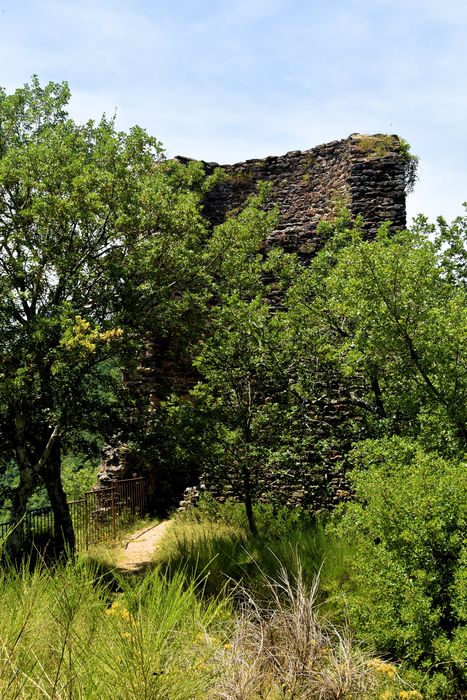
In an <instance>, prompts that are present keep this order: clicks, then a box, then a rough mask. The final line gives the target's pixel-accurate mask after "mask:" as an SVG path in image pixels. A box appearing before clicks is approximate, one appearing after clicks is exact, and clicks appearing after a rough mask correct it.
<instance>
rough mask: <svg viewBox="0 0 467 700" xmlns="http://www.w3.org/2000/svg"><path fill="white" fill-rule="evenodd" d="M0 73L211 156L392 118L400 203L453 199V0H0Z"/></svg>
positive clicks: (458, 168) (383, 123)
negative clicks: (398, 149) (402, 168)
mask: <svg viewBox="0 0 467 700" xmlns="http://www.w3.org/2000/svg"><path fill="white" fill-rule="evenodd" d="M0 37H1V41H0V66H1V72H0V85H2V86H3V87H4V88H6V89H7V91H12V90H14V89H15V88H16V87H19V86H20V85H22V84H23V83H25V82H27V81H28V80H29V78H30V76H31V75H32V74H34V73H35V74H37V75H39V78H40V79H41V81H42V82H46V81H48V80H55V81H61V80H67V81H68V83H69V85H70V88H71V91H72V94H73V99H72V104H71V112H72V114H73V116H74V117H75V118H76V119H78V120H85V119H87V118H90V117H95V118H98V117H99V116H100V114H101V113H102V112H107V113H108V114H113V113H114V111H115V110H117V123H118V126H119V127H120V128H121V129H127V128H129V127H130V126H131V125H132V124H140V125H141V126H143V127H145V128H146V129H147V130H148V131H149V132H150V133H151V134H152V135H154V136H156V137H157V138H158V139H160V140H161V141H162V142H163V144H164V146H165V148H166V149H167V152H168V155H177V154H180V155H187V156H191V157H194V158H202V159H205V160H214V161H217V162H220V163H226V162H235V161H238V160H243V159H245V158H254V157H260V156H266V155H272V154H275V155H279V154H281V153H285V152H286V151H289V150H295V149H306V148H311V147H313V146H315V145H317V144H320V143H324V142H327V141H331V140H334V139H340V138H345V137H347V136H348V135H349V134H351V133H353V132H362V133H377V132H382V133H398V134H399V135H401V136H402V137H403V138H405V139H406V140H407V141H409V143H410V144H411V146H412V151H413V152H414V153H416V154H417V155H418V156H419V157H420V168H419V182H418V184H417V186H416V189H415V192H414V194H413V195H411V197H410V198H409V201H408V213H409V217H412V216H415V215H416V214H417V213H418V212H423V213H425V214H426V215H427V216H429V217H430V218H431V219H434V218H435V217H436V216H437V215H439V214H442V215H443V216H445V217H446V218H447V219H448V220H450V219H452V218H454V217H455V216H457V215H459V214H462V213H463V208H462V202H464V201H466V200H467V165H466V156H467V3H466V2H465V0H444V2H442V1H441V0H345V1H344V0H327V1H326V0H308V2H306V1H305V0H248V1H247V0H172V2H169V0H153V1H152V2H150V1H149V0H136V1H134V2H131V0H127V1H126V2H122V1H120V0H95V1H94V2H89V1H88V0H73V1H68V0H60V1H59V0H35V1H33V0H26V1H25V0H0Z"/></svg>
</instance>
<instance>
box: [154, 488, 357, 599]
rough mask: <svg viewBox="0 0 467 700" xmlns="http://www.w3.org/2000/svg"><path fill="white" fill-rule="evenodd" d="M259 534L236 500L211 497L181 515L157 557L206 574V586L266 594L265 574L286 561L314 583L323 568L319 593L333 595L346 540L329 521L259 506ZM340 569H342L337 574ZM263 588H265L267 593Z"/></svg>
mask: <svg viewBox="0 0 467 700" xmlns="http://www.w3.org/2000/svg"><path fill="white" fill-rule="evenodd" d="M255 517H256V520H257V523H258V529H259V536H258V537H254V536H252V535H251V533H250V532H249V530H248V525H247V522H246V519H245V517H244V514H243V507H242V506H241V505H240V504H237V503H234V502H227V503H226V504H223V505H222V506H218V505H217V504H215V503H214V502H212V501H211V500H210V499H209V498H208V499H205V500H204V501H202V502H201V505H200V506H199V507H197V508H195V509H192V510H190V511H188V512H186V513H183V514H181V515H179V516H177V517H176V525H175V527H173V528H171V530H170V531H169V532H168V534H167V535H166V537H165V538H164V540H163V541H162V543H161V546H160V547H159V548H158V552H157V554H156V559H155V562H156V563H157V564H158V565H160V566H162V568H163V569H164V571H165V572H166V573H167V574H168V575H171V574H172V573H174V572H177V571H184V572H185V573H186V574H187V575H188V577H189V578H196V577H200V576H202V577H204V579H205V589H204V590H205V592H206V593H207V594H208V595H219V594H220V593H221V592H222V591H223V589H224V588H225V587H226V586H230V587H231V588H232V587H235V586H236V585H238V584H239V583H241V584H242V585H243V586H245V587H247V588H249V589H250V590H254V591H255V592H256V595H257V596H258V597H260V596H261V595H262V589H264V581H265V576H266V577H267V578H274V577H275V576H276V575H277V574H278V572H279V571H280V570H281V567H283V566H285V567H286V568H287V570H288V571H290V572H291V573H292V574H297V573H298V569H297V567H298V565H300V570H301V575H302V576H303V578H304V580H305V581H306V582H307V583H308V584H309V585H311V583H312V581H313V579H314V577H315V575H316V574H317V572H318V571H320V572H321V586H320V595H321V597H322V598H326V597H328V594H330V593H331V590H332V587H333V582H334V581H335V580H337V579H338V578H339V577H340V575H341V573H342V572H341V571H340V569H341V567H342V566H343V561H344V556H343V552H342V551H341V547H342V545H338V543H337V540H335V539H333V538H331V537H330V536H328V535H327V534H326V533H325V529H324V526H323V525H322V524H321V523H319V522H316V521H314V520H313V519H312V518H310V517H309V516H307V515H306V514H304V513H303V512H301V511H299V510H290V509H286V508H280V509H273V508H271V507H270V506H268V505H266V504H261V505H258V506H257V507H256V508H255ZM338 574H339V575H338ZM267 590H268V587H267V586H266V590H265V591H264V590H263V593H264V592H265V593H267Z"/></svg>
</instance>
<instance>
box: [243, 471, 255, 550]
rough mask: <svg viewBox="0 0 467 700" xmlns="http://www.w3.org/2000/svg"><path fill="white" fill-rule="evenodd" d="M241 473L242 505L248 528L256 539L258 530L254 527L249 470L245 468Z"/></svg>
mask: <svg viewBox="0 0 467 700" xmlns="http://www.w3.org/2000/svg"><path fill="white" fill-rule="evenodd" d="M242 472H243V503H244V504H245V511H246V517H247V520H248V527H249V529H250V532H251V534H252V535H254V536H255V537H256V535H257V534H258V528H257V527H256V521H255V516H254V513H253V499H252V493H251V475H250V470H249V469H248V468H246V467H244V468H243V469H242Z"/></svg>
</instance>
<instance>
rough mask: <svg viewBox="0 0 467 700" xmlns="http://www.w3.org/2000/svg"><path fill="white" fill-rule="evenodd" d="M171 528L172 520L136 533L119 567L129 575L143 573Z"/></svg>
mask: <svg viewBox="0 0 467 700" xmlns="http://www.w3.org/2000/svg"><path fill="white" fill-rule="evenodd" d="M171 526H172V522H171V521H170V520H164V522H162V523H159V524H158V525H151V526H149V527H145V528H144V529H142V530H138V531H137V532H134V533H133V534H132V535H131V536H130V537H129V539H128V540H127V542H126V543H125V546H124V548H123V549H122V552H121V555H120V556H119V557H118V561H117V567H118V568H119V569H120V570H121V571H123V572H128V573H130V572H133V573H138V572H140V571H143V570H144V569H145V568H146V567H147V566H149V564H150V563H151V561H152V559H153V556H154V552H155V551H156V549H157V545H158V544H159V542H160V541H161V540H162V538H163V537H164V535H165V533H166V532H167V530H168V528H169V527H171Z"/></svg>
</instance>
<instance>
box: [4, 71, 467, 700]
mask: <svg viewBox="0 0 467 700" xmlns="http://www.w3.org/2000/svg"><path fill="white" fill-rule="evenodd" d="M68 99H69V92H68V88H67V86H66V85H65V84H54V83H50V84H49V85H47V86H45V87H42V86H41V85H40V83H39V81H38V80H37V79H33V81H32V82H31V84H30V85H27V86H25V87H24V88H22V89H20V90H18V91H16V92H15V93H14V94H13V95H7V94H6V93H5V92H4V91H1V92H0V289H1V292H2V293H1V296H0V498H1V503H0V511H3V512H6V511H8V512H9V513H10V515H11V521H12V532H11V533H9V536H8V537H6V538H5V542H2V543H1V549H2V551H1V555H2V569H1V572H0V610H1V615H0V694H1V696H2V697H5V698H6V699H8V698H35V697H37V698H39V697H46V698H54V699H56V700H58V699H59V698H88V697H89V698H91V697H101V698H122V699H123V698H135V699H136V698H147V699H148V700H149V699H150V698H160V700H162V699H164V700H167V699H169V700H188V699H189V698H204V697H210V698H216V697H218V698H224V699H226V700H227V699H231V700H234V698H238V699H239V698H248V700H260V699H263V700H279V699H282V700H305V698H323V699H325V700H327V699H328V698H329V700H332V699H334V700H337V698H345V699H347V700H350V699H351V698H353V699H355V698H367V700H377V699H379V700H396V699H397V698H401V699H404V698H412V699H416V698H418V699H419V700H420V699H422V698H425V700H430V699H431V700H443V699H444V700H449V699H455V698H459V697H463V696H464V695H465V693H466V692H467V676H466V665H465V660H466V659H465V648H466V645H467V639H466V636H465V622H466V617H467V609H466V605H465V601H466V600H467V590H466V586H467V550H466V538H465V532H466V518H467V513H466V509H465V504H466V502H467V499H466V496H467V494H466V480H465V460H466V443H467V408H466V406H467V363H466V357H465V347H466V345H467V285H466V272H465V270H466V262H467V216H465V217H459V218H458V219H456V220H455V221H454V222H453V223H452V224H448V223H447V222H446V221H444V220H443V219H439V221H438V222H437V224H430V223H429V222H428V221H427V220H426V219H425V218H424V217H420V218H419V219H418V220H417V221H416V222H415V223H414V225H413V226H412V227H411V228H410V229H409V230H406V231H399V232H394V231H393V230H391V227H390V224H389V223H388V224H385V225H383V226H382V227H381V229H380V231H379V232H378V234H377V235H376V237H375V240H373V241H371V242H370V241H368V240H366V237H365V232H364V226H363V222H362V221H361V220H358V219H357V220H351V218H350V215H349V213H348V212H346V211H342V212H341V214H340V216H338V217H336V218H335V219H334V220H333V221H327V222H322V223H321V225H320V226H319V229H318V232H317V235H318V237H319V240H320V244H321V248H320V250H319V252H317V253H316V255H315V256H314V257H313V258H312V260H310V261H309V262H308V264H307V265H302V264H301V262H300V260H299V259H298V257H297V256H296V255H293V254H288V253H285V252H283V251H281V250H278V249H274V250H268V251H266V250H265V249H264V246H263V241H264V240H265V238H266V237H267V235H268V233H269V232H270V231H271V230H272V229H273V228H274V225H275V223H276V221H277V210H276V209H275V208H274V206H271V202H270V201H269V198H270V191H269V189H268V188H267V187H266V186H261V187H259V189H258V192H257V194H256V195H255V196H253V197H251V198H250V199H249V200H248V202H247V203H246V205H245V207H244V208H243V209H242V211H240V212H238V214H237V215H236V216H231V217H230V218H228V219H227V220H226V221H225V222H224V223H223V224H222V225H220V226H216V227H210V226H209V225H208V223H207V221H206V220H205V219H204V218H203V216H202V201H203V195H204V193H206V192H207V191H208V190H209V188H210V187H212V185H213V184H214V183H215V182H216V181H218V180H217V178H218V175H217V174H214V175H213V176H212V177H211V178H207V179H206V178H205V177H204V174H203V171H202V168H201V166H200V164H197V163H194V162H190V163H188V164H187V165H182V164H181V163H177V162H171V161H166V160H165V158H164V154H163V151H162V149H161V146H160V144H159V143H158V142H157V141H156V140H155V139H153V138H152V137H150V136H149V135H147V134H146V133H145V132H144V131H143V130H141V129H139V128H135V129H133V130H131V131H130V132H129V133H128V134H123V133H119V132H117V130H116V128H115V124H114V122H113V121H112V120H109V119H107V118H105V117H103V118H102V119H101V120H100V121H99V122H89V123H87V124H85V125H77V124H75V122H73V120H71V119H70V117H69V116H68V114H67V112H66V107H67V102H68ZM388 138H391V137H363V136H362V137H361V140H360V144H359V146H358V147H359V148H361V149H362V152H365V153H367V152H370V151H371V153H373V154H374V155H376V156H377V157H382V156H384V155H386V152H385V149H386V148H388V147H389V146H388V141H387V139H388ZM365 139H370V140H371V142H369V143H367V142H366V141H365ZM375 139H376V140H375ZM378 139H380V140H378ZM381 139H382V140H381ZM384 139H386V141H385V140H384ZM393 145H394V140H393V139H392V138H391V148H393ZM399 148H400V152H401V153H402V155H404V156H405V157H406V160H407V163H408V164H411V167H413V165H414V164H416V162H415V159H413V157H412V156H411V155H410V153H409V151H408V147H407V145H405V144H404V142H402V141H399ZM407 172H408V176H407V177H408V178H409V179H408V180H407V183H409V182H410V172H409V170H407ZM414 172H415V171H413V173H414ZM266 204H267V205H268V206H265V205H266ZM148 338H156V339H157V341H158V342H159V343H160V344H161V345H163V344H164V343H165V344H166V345H170V344H171V345H170V348H171V352H172V353H173V354H172V355H171V356H170V357H171V360H172V362H174V363H175V362H179V363H180V366H182V367H184V368H187V370H189V371H190V372H191V375H190V382H189V383H188V385H186V386H185V387H184V390H183V391H175V390H174V391H172V392H170V391H169V390H168V391H167V392H166V394H165V396H162V398H159V400H158V401H157V402H153V403H151V404H150V405H147V402H146V403H145V405H137V397H135V396H132V395H130V392H129V391H128V390H127V387H126V385H125V381H124V377H125V376H127V377H128V376H132V375H131V373H132V372H134V370H135V362H136V360H135V357H137V356H138V353H143V352H144V350H145V347H146V345H145V344H146V342H147V340H148ZM111 439H114V440H115V439H117V440H118V441H119V442H121V443H125V444H126V445H127V454H128V455H129V458H131V459H134V465H135V468H136V469H137V470H141V471H143V472H144V471H145V470H146V472H148V471H152V472H153V473H155V474H156V478H157V482H158V484H159V494H158V496H159V497H160V499H161V500H160V502H158V505H160V507H161V509H163V508H165V509H166V510H167V509H168V508H170V507H171V506H174V505H176V502H177V497H179V496H180V495H181V491H182V490H183V487H184V486H185V485H187V484H191V485H193V483H194V482H198V483H203V484H204V485H205V487H206V488H205V489H204V490H205V491H206V492H207V493H205V495H203V496H202V497H201V499H200V501H199V503H198V504H197V505H196V506H193V507H192V508H191V509H190V510H189V511H188V512H187V513H184V514H181V515H178V516H177V517H176V518H175V527H173V528H172V529H171V530H170V531H169V533H168V535H167V538H166V540H165V542H163V544H162V546H161V548H160V550H159V551H158V553H157V560H156V562H155V567H154V570H153V571H151V572H146V576H144V577H141V578H138V577H134V578H133V579H131V580H128V579H125V578H124V577H122V576H121V575H119V574H118V573H116V572H114V571H111V570H110V571H109V570H108V568H109V567H107V570H105V569H106V567H105V566H104V563H103V562H101V563H100V566H95V563H94V564H93V563H92V562H91V561H90V559H89V557H88V558H83V557H81V556H80V555H78V556H76V557H73V556H70V557H69V561H68V562H67V561H65V559H62V561H60V562H59V563H57V564H56V565H55V566H54V567H52V568H50V569H48V568H47V567H46V565H45V563H44V564H43V565H39V566H35V567H33V566H31V565H29V566H28V562H27V561H26V562H24V561H23V562H21V561H20V559H21V555H23V554H24V552H22V541H21V537H20V533H21V518H22V515H23V513H24V511H25V509H26V507H27V506H28V505H29V506H30V505H31V504H33V503H38V502H40V503H50V504H51V506H52V508H53V511H54V514H55V547H56V549H57V551H58V552H61V553H62V554H63V553H65V554H66V553H68V554H69V555H71V554H73V529H72V525H71V521H70V517H69V513H68V511H67V505H66V500H67V499H66V496H67V495H68V496H69V497H70V496H73V495H79V493H80V492H81V491H82V490H85V489H86V488H87V487H88V485H89V483H90V482H89V479H90V478H91V477H90V475H92V473H93V470H94V468H95V464H96V460H97V459H98V455H99V451H100V449H101V447H102V445H103V443H104V441H106V440H111ZM81 464H83V465H84V466H85V468H84V469H80V468H79V467H80V466H81ZM34 499H36V500H34ZM36 558H37V557H36ZM29 564H31V562H29Z"/></svg>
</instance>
